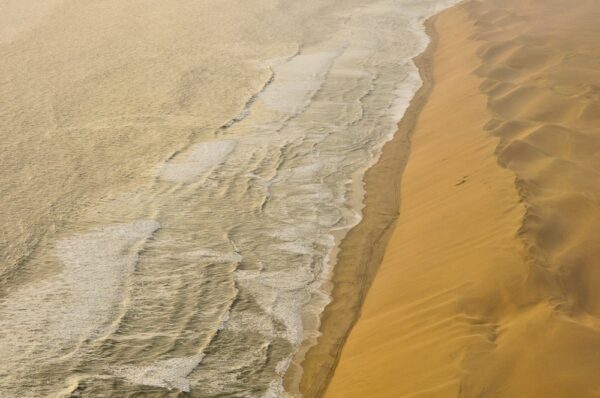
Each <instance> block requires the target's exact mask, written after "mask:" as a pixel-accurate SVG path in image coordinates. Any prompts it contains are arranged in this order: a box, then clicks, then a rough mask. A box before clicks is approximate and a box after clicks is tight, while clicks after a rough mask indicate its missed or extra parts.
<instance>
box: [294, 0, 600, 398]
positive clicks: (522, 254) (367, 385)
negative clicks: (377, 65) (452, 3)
mask: <svg viewBox="0 0 600 398" xmlns="http://www.w3.org/2000/svg"><path fill="white" fill-rule="evenodd" d="M599 12H600V7H599V6H598V4H597V3H594V2H581V3H578V4H577V6H574V5H573V4H570V3H569V4H567V3H566V2H562V1H536V0H532V1H526V2H517V1H510V0H497V1H492V0H490V1H481V2H479V1H466V2H463V3H461V4H460V5H459V6H456V7H454V8H451V9H449V10H447V11H444V12H443V13H441V14H440V15H438V16H436V17H434V18H433V19H431V20H430V22H429V23H430V26H431V29H430V32H431V35H432V38H433V44H432V46H431V47H430V50H429V51H428V52H427V53H426V54H424V55H423V58H422V59H421V60H419V62H418V63H419V65H420V67H421V75H422V76H424V79H425V81H426V82H427V81H429V84H430V85H431V87H430V88H428V89H426V90H425V92H424V95H425V96H426V99H425V100H424V104H422V103H421V101H422V100H419V103H418V104H417V106H416V107H415V108H414V110H415V111H416V112H417V113H418V115H416V116H413V117H414V118H415V119H416V120H415V123H414V127H413V131H412V133H411V135H410V136H411V137H412V138H411V143H410V147H409V150H410V153H409V154H408V155H406V153H405V152H398V151H397V149H395V148H391V147H386V148H384V154H383V155H382V158H385V157H386V150H389V151H391V152H394V153H395V154H396V155H397V156H408V160H407V162H406V167H405V169H404V172H403V173H401V175H399V176H397V177H396V179H397V181H396V182H395V183H393V184H395V185H394V186H395V187H396V189H397V193H396V195H397V198H398V199H397V200H398V202H399V215H398V217H397V219H396V220H395V225H394V226H393V228H392V232H391V233H389V241H388V243H387V245H376V246H374V248H375V250H378V248H381V247H382V246H384V247H385V249H384V250H383V251H382V252H378V253H376V254H375V257H380V258H382V261H381V264H380V265H379V268H378V271H377V272H376V274H375V276H374V277H370V279H372V284H371V285H370V287H369V288H368V292H367V294H366V298H365V301H364V304H363V306H362V307H361V308H360V311H358V312H356V314H357V316H356V318H357V319H358V320H357V322H356V324H355V325H354V327H353V328H352V331H351V332H350V333H349V335H348V336H347V337H345V336H343V333H342V334H341V335H342V337H341V338H340V340H338V341H337V342H338V344H337V345H335V344H331V345H330V346H328V347H327V349H321V352H317V351H318V347H319V345H317V348H316V349H315V358H318V357H319V355H320V356H321V358H325V361H327V364H328V365H327V366H328V367H321V368H320V371H321V373H320V374H321V375H323V374H325V375H331V374H332V377H331V379H328V376H322V378H321V379H320V381H319V384H320V386H319V388H318V389H317V390H311V388H313V387H312V384H311V381H310V380H308V379H307V380H306V382H305V384H304V385H305V386H306V389H305V391H306V392H307V396H320V395H324V396H325V397H365V396H369V397H451V396H460V397H481V396H486V397H487V396H489V397H573V396H577V397H595V396H598V394H599V392H600V385H599V384H598V383H599V381H598V380H599V379H598V377H597V369H598V368H599V367H600V364H599V363H598V362H599V361H600V356H599V355H598V353H599V352H600V332H599V330H600V329H599V326H600V323H599V321H598V318H597V316H598V313H597V308H598V304H599V303H600V302H599V301H598V298H597V294H596V293H595V289H594V288H593V286H595V285H596V281H597V280H598V279H597V278H598V276H597V275H598V271H597V258H598V253H599V252H598V250H600V243H599V242H598V240H597V236H600V235H598V233H599V232H600V229H599V228H600V223H599V221H600V218H599V216H600V212H599V210H600V209H599V207H598V203H599V201H598V199H599V194H600V191H599V190H598V184H597V181H598V172H599V170H600V163H599V159H600V158H599V153H600V152H599V148H600V147H599V145H600V108H599V106H600V97H599V96H598V83H599V82H600V74H599V72H598V68H597V65H598V60H599V59H600V53H599V51H598V47H597V45H596V44H595V43H596V40H597V37H598V35H599V33H600V32H599V28H598V27H597V23H596V21H597V18H598V15H599ZM409 112H410V110H409ZM409 114H410V113H409ZM403 128H404V129H406V126H404V127H403V126H402V125H400V130H399V131H400V132H402V131H403ZM403 151H406V147H405V148H404V149H403ZM369 177H370V176H369V174H367V181H366V184H367V185H366V186H367V198H368V197H369V187H371V189H373V190H378V189H385V188H384V187H385V186H389V185H390V184H391V183H389V182H388V183H387V184H386V183H385V182H384V183H381V182H379V183H378V182H377V180H376V179H375V178H372V179H371V180H369ZM400 180H401V183H400ZM370 183H371V185H370ZM398 187H399V188H398ZM368 203H369V202H368V200H367V209H366V211H365V214H368ZM365 220H368V218H367V217H365V218H364V219H363V222H364V221H365ZM344 265H345V264H344V262H343V261H340V262H339V263H338V268H337V270H340V272H342V273H343V272H344ZM375 266H377V265H375ZM349 275H352V274H351V273H349ZM342 277H343V276H338V278H342ZM334 280H335V277H334ZM349 283H355V284H357V285H358V286H361V284H362V283H364V281H360V280H358V279H356V278H354V279H352V278H351V279H350V281H349ZM367 283H369V278H367ZM335 299H336V297H335V290H334V302H335ZM326 315H327V310H326V312H325V318H324V322H323V324H324V325H326V324H327V318H326ZM334 322H335V321H334ZM350 323H352V322H351V321H350ZM332 328H333V329H336V326H335V324H334V325H333V326H332ZM323 330H324V332H326V331H327V329H323ZM338 330H339V329H338ZM344 341H345V343H344V344H343V347H341V345H342V343H343V342H344ZM340 347H341V348H340ZM307 358H311V357H310V353H309V355H308V356H307ZM325 361H324V360H323V359H318V360H317V361H315V363H309V364H308V366H307V368H309V369H310V368H311V366H315V367H318V363H319V362H320V363H325ZM331 369H334V370H333V372H330V370H331ZM315 380H316V379H315ZM313 393H314V395H311V394H313Z"/></svg>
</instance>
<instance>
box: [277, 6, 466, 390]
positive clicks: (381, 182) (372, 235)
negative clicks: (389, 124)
mask: <svg viewBox="0 0 600 398" xmlns="http://www.w3.org/2000/svg"><path fill="white" fill-rule="evenodd" d="M455 6H456V5H455ZM455 6H454V7H455ZM436 15H437V14H436ZM436 15H433V16H432V17H430V18H428V19H426V20H425V22H424V25H425V32H426V34H427V35H428V36H429V44H428V46H427V48H426V49H425V51H424V52H422V53H421V54H419V55H418V56H416V57H415V58H414V59H413V61H414V63H415V65H416V66H417V68H418V70H419V75H420V78H421V80H422V85H421V87H420V88H419V89H418V90H417V92H416V93H415V95H414V97H413V98H412V100H411V102H410V104H409V106H408V108H407V110H406V112H405V114H404V116H403V117H402V119H401V120H400V122H399V123H398V125H397V126H398V127H397V131H396V133H395V134H394V136H393V138H392V139H391V140H390V141H388V142H387V143H385V145H384V146H383V149H382V152H381V156H380V158H379V160H378V161H377V162H376V163H375V164H374V165H373V166H372V167H371V168H369V169H368V170H367V171H366V173H365V176H364V190H365V196H364V208H363V210H362V220H361V221H360V223H359V224H358V225H356V226H355V227H354V228H352V229H351V230H350V231H348V233H347V235H346V236H345V238H344V239H343V240H342V241H341V243H340V245H339V253H338V256H337V260H336V265H335V269H334V271H333V276H332V279H331V283H332V285H333V288H332V292H331V303H330V304H329V305H328V306H327V307H326V308H325V310H324V311H323V313H322V314H321V326H320V332H321V336H320V337H319V339H318V342H317V344H316V345H314V346H313V347H311V348H310V349H309V350H308V352H307V353H306V356H305V359H304V361H303V362H302V364H301V367H302V377H301V380H300V392H301V394H302V396H303V397H307V398H310V397H320V396H322V395H323V394H324V393H325V391H326V389H327V386H328V383H329V381H330V380H331V377H332V376H333V372H334V371H335V368H336V366H337V363H338V361H339V358H340V354H341V351H342V348H343V346H344V343H345V341H346V339H347V338H348V336H349V334H350V331H351V330H352V327H353V326H354V324H355V323H356V322H357V320H358V318H359V317H360V310H361V307H362V303H363V302H364V299H365V297H366V294H367V291H368V290H369V287H370V285H371V283H372V281H373V279H374V277H375V275H376V273H377V270H378V268H379V265H380V264H381V261H382V259H383V255H384V253H385V249H386V246H387V243H388V241H389V239H390V237H391V234H392V232H393V231H394V227H395V225H396V221H397V219H398V215H399V214H400V197H399V195H398V193H399V187H400V183H401V178H398V177H399V176H401V175H402V172H403V170H404V168H405V167H406V163H407V161H408V157H409V155H410V144H411V136H412V134H413V132H414V130H415V127H416V122H417V119H418V117H419V114H420V112H421V110H422V109H423V107H424V105H425V103H426V102H427V99H428V97H429V94H430V93H431V90H432V88H433V73H432V59H433V53H434V51H435V47H436V45H437V33H436V31H435V28H434V21H435V19H436ZM295 376H297V375H295V374H294V373H293V372H288V373H287V374H286V376H285V385H286V390H287V389H288V388H289V387H290V386H293V385H294V384H295V383H294V377H295Z"/></svg>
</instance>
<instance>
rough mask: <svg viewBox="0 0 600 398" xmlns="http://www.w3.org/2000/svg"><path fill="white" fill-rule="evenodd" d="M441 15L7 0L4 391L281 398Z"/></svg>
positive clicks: (322, 4) (333, 6)
mask: <svg viewBox="0 0 600 398" xmlns="http://www.w3.org/2000/svg"><path fill="white" fill-rule="evenodd" d="M449 3H450V2H449V1H440V0H428V1H417V0H402V1H393V0H383V1H358V0H347V1H307V2H302V4H301V5H300V4H299V3H295V2H288V1H260V2H259V1H245V2H243V3H241V4H240V3H239V2H233V1H222V2H219V3H218V4H213V3H210V4H206V3H199V2H196V1H191V0H182V1H179V2H177V3H176V4H168V5H166V4H164V2H159V1H133V0H130V1H125V2H123V1H111V0H108V1H104V2H88V1H77V2H76V1H68V0H64V1H57V2H56V3H55V4H54V3H53V4H54V8H53V9H51V10H44V11H43V13H42V12H41V11H40V12H37V13H33V14H32V17H31V19H27V10H26V9H22V10H16V11H15V9H14V8H15V7H16V8H18V7H23V6H22V5H19V4H12V3H10V4H9V5H8V6H7V7H13V10H12V11H13V13H14V15H17V14H18V15H25V17H23V18H21V19H19V18H14V19H12V20H11V21H13V22H14V24H15V26H13V27H7V28H6V31H7V32H10V34H6V35H5V36H4V37H3V40H2V41H0V54H1V55H2V56H1V57H0V72H1V75H0V92H1V93H2V95H1V96H0V101H1V104H0V112H1V113H0V120H1V121H2V123H1V124H0V126H2V127H0V133H1V134H2V140H3V143H4V145H3V149H2V152H1V153H0V156H1V158H0V161H1V162H2V163H1V164H2V166H3V167H2V171H1V172H0V179H1V181H0V182H1V185H2V187H3V188H2V197H3V208H2V211H1V213H0V223H1V224H2V231H3V232H2V242H1V247H0V250H1V251H0V253H1V255H2V258H3V262H2V265H1V267H2V268H1V269H0V271H1V272H2V279H1V282H0V294H1V296H0V358H4V359H3V360H2V362H0V393H1V394H0V395H2V396H15V397H37V396H40V397H42V396H110V397H118V396H136V394H143V395H144V396H170V395H178V394H180V393H182V392H187V393H189V395H190V396H198V397H212V396H236V397H263V396H264V397H277V396H282V395H283V394H284V391H283V386H282V376H283V374H284V373H285V371H286V370H287V368H288V366H289V364H290V362H291V361H292V360H293V358H294V354H295V353H296V352H297V350H298V349H299V348H300V347H301V346H303V345H304V346H305V345H307V344H311V343H312V342H313V341H314V338H315V337H316V336H317V331H316V329H315V328H316V327H317V325H318V316H319V313H320V312H321V310H322V308H323V306H324V305H326V303H327V302H328V292H327V288H326V286H327V285H326V283H324V282H326V281H327V279H328V276H329V274H330V272H331V266H332V264H333V262H332V261H331V259H330V254H331V253H332V250H333V248H334V246H335V244H336V242H337V240H336V239H339V237H340V236H342V235H343V232H344V231H345V230H347V229H348V228H350V227H352V226H353V225H355V224H356V223H357V222H358V220H359V219H360V208H359V207H357V206H354V207H353V206H350V203H351V201H350V196H351V195H355V196H357V195H358V196H360V195H361V192H360V189H356V188H352V186H353V184H352V182H353V180H352V179H353V178H354V179H356V178H360V176H361V175H362V172H363V171H364V170H365V168H367V167H368V166H369V165H371V164H372V163H373V162H374V161H375V160H376V158H377V155H378V153H379V150H380V148H381V146H382V145H383V143H384V142H385V141H386V140H388V139H389V138H390V137H391V134H393V132H394V126H395V124H396V122H397V121H398V119H399V118H400V117H401V115H402V113H403V112H404V110H405V108H406V106H407V104H408V101H409V100H410V98H411V96H412V94H413V93H414V92H415V90H416V89H417V88H418V86H419V84H420V81H419V79H418V74H417V71H416V70H415V67H414V65H413V64H412V62H411V61H410V59H411V58H412V57H413V56H414V55H416V54H418V53H419V52H420V51H422V50H423V49H424V47H425V45H426V42H427V40H426V36H425V35H424V33H423V31H422V27H421V23H422V19H423V18H424V17H426V16H428V15H430V14H432V13H433V12H435V11H436V10H438V9H441V8H442V7H444V6H447V5H449Z"/></svg>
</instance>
